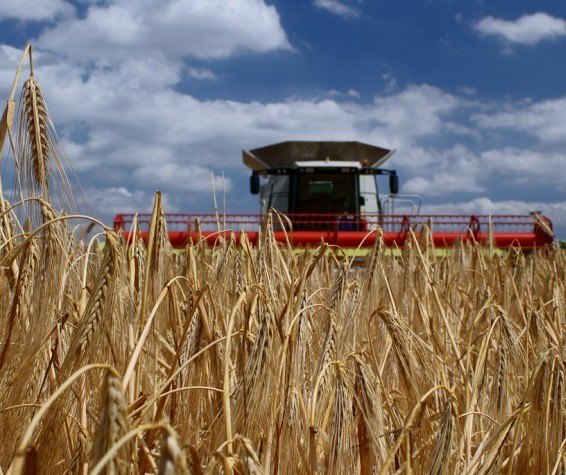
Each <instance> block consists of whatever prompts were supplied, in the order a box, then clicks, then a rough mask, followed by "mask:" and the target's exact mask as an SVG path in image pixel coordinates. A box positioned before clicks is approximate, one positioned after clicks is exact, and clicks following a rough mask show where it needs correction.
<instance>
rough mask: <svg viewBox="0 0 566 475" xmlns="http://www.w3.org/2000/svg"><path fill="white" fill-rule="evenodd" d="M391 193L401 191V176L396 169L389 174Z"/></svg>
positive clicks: (394, 193)
mask: <svg viewBox="0 0 566 475" xmlns="http://www.w3.org/2000/svg"><path fill="white" fill-rule="evenodd" d="M389 193H391V194H392V195H396V194H397V193H399V177H398V176H397V172H395V171H394V172H393V173H391V175H389Z"/></svg>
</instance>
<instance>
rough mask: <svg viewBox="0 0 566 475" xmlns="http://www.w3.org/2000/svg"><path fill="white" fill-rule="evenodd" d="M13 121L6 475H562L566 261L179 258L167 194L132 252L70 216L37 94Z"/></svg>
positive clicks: (326, 252) (1, 271)
mask: <svg viewBox="0 0 566 475" xmlns="http://www.w3.org/2000/svg"><path fill="white" fill-rule="evenodd" d="M26 54H29V57H30V59H31V51H30V52H26ZM24 56H25V55H24ZM11 100H12V98H10V100H9V101H8V106H7V108H6V111H7V112H6V113H5V115H4V118H3V121H2V130H1V132H2V134H1V135H0V138H1V139H2V141H3V140H4V138H5V137H8V138H9V142H10V144H11V145H10V148H11V150H12V154H13V155H14V158H16V159H17V161H18V163H19V164H20V168H19V171H18V173H19V174H20V175H21V176H20V177H19V183H21V184H22V185H21V186H20V188H19V190H18V192H19V193H20V194H19V195H18V194H16V198H15V199H13V200H12V201H11V202H9V201H8V200H7V199H6V198H4V195H2V196H1V208H0V213H1V214H0V328H1V329H2V331H1V332H0V440H1V441H2V443H1V444H0V474H8V473H9V474H20V473H26V474H28V473H29V474H31V473H46V474H47V473H49V474H51V473H85V474H86V473H93V474H97V473H105V474H111V473H124V474H127V473H136V474H137V473H162V474H177V473H179V474H182V473H196V474H200V473H236V474H237V473H251V474H256V473H258V474H259V473H284V474H295V473H309V474H310V473H312V474H316V473H318V474H322V473H332V474H334V473H336V474H349V473H360V474H373V473H382V474H393V473H403V474H405V473H416V474H421V473H422V474H429V473H433V474H443V473H446V474H452V473H470V474H486V473H502V474H514V473H547V474H551V473H556V474H558V473H564V472H565V471H566V463H565V462H566V461H565V457H564V450H565V447H564V446H565V441H566V424H565V423H566V419H565V416H566V414H565V408H566V405H565V403H566V399H565V398H566V381H565V374H566V372H565V367H564V356H565V353H564V347H563V345H564V339H565V336H566V319H565V309H564V297H565V284H564V283H565V277H566V276H565V268H566V266H565V264H566V262H565V257H564V253H563V251H560V250H559V249H558V248H554V247H551V248H548V249H541V250H538V251H536V252H532V253H529V254H524V253H522V252H521V251H520V250H516V249H512V250H509V251H506V252H499V253H491V252H489V250H486V249H483V248H480V247H478V246H472V245H466V246H464V245H462V246H460V247H457V248H455V249H453V250H452V252H450V253H447V254H445V255H439V254H438V253H436V252H435V250H434V248H433V247H432V246H431V245H430V244H429V241H428V240H427V238H426V234H423V235H422V236H421V238H420V239H417V238H413V239H411V240H410V242H409V243H408V244H407V246H406V247H405V248H404V249H402V250H401V251H400V252H399V253H396V254H392V253H390V252H387V250H385V249H383V247H382V246H381V245H380V243H379V241H378V242H377V244H376V247H375V248H374V249H373V250H372V251H371V252H370V254H369V255H368V256H367V259H366V262H365V266H364V267H362V268H360V267H354V266H352V262H351V261H350V259H349V258H348V257H345V256H344V253H343V252H342V251H341V250H340V249H330V248H328V247H327V246H325V245H321V246H320V247H319V248H318V249H312V250H309V251H308V252H296V251H294V250H293V249H290V248H288V247H285V246H281V245H278V244H277V243H276V242H275V240H274V239H273V235H272V234H271V229H272V225H271V223H270V222H269V221H268V222H267V223H266V226H265V228H264V229H263V233H262V239H261V242H260V244H259V245H258V246H257V247H254V248H253V247H251V246H250V245H249V242H248V241H247V240H246V237H245V235H240V234H239V233H237V232H236V233H234V234H233V235H232V238H231V239H229V240H224V241H222V240H219V241H218V243H217V246H216V247H215V248H214V249H209V248H208V247H207V246H206V245H205V244H204V243H203V242H196V243H191V244H188V245H187V246H186V248H185V249H184V250H182V251H181V252H173V251H172V249H171V247H170V244H169V242H168V239H167V223H166V219H165V216H164V210H163V208H162V204H161V197H160V194H159V193H158V194H156V197H155V204H154V209H153V214H152V221H151V225H150V238H149V242H148V243H147V244H144V243H142V242H140V241H136V242H134V243H126V242H125V241H124V239H123V238H122V236H121V235H120V234H119V233H116V232H115V231H113V230H112V229H109V228H107V227H105V226H104V225H103V223H100V222H98V221H96V220H95V219H93V218H89V217H86V216H78V215H77V214H76V213H75V212H74V211H73V203H72V198H73V197H72V194H71V193H69V192H68V189H69V188H68V186H67V184H68V181H67V179H66V177H65V176H64V175H65V167H64V166H63V165H62V164H61V160H60V153H58V152H57V144H56V140H55V136H54V135H53V132H52V131H51V130H50V127H51V126H50V124H51V123H52V120H51V118H50V117H49V114H48V110H47V107H46V106H45V104H44V100H43V96H42V94H41V90H40V88H39V85H38V83H37V81H36V80H35V79H34V78H33V74H32V76H30V78H29V79H28V80H26V82H25V83H24V86H23V89H22V99H21V101H20V103H19V105H18V106H17V107H16V106H15V104H14V103H12V105H10V104H11V103H10V101H11ZM9 109H10V110H11V111H10V110H9ZM1 146H2V143H1V142H0V148H1ZM4 159H7V158H3V159H2V160H4ZM0 192H2V189H0ZM273 219H274V218H273ZM85 228H89V231H90V232H89V233H87V232H85V231H84V230H85Z"/></svg>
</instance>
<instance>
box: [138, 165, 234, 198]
mask: <svg viewBox="0 0 566 475" xmlns="http://www.w3.org/2000/svg"><path fill="white" fill-rule="evenodd" d="M133 178H134V179H135V180H136V181H137V182H140V183H141V184H144V185H147V186H151V187H155V188H157V189H159V188H160V187H162V186H165V187H167V188H168V189H169V190H171V191H173V192H175V191H182V192H197V193H198V192H201V193H202V192H209V191H211V190H212V187H213V185H212V183H213V181H214V188H215V189H216V190H218V191H219V192H222V190H223V191H225V192H229V191H230V190H231V188H232V181H231V180H230V179H229V178H225V179H224V180H223V179H222V176H221V175H218V174H217V175H216V176H214V175H213V174H212V171H211V170H210V169H207V168H205V167H202V166H194V165H189V166H186V165H178V164H176V163H167V162H164V163H161V161H160V160H156V162H155V163H152V164H151V165H144V166H142V167H139V168H137V169H136V170H135V172H134V173H133Z"/></svg>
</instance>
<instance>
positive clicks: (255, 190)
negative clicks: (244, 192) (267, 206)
mask: <svg viewBox="0 0 566 475" xmlns="http://www.w3.org/2000/svg"><path fill="white" fill-rule="evenodd" d="M250 193H251V194H252V195H258V194H259V173H258V172H256V171H253V172H252V176H251V177H250Z"/></svg>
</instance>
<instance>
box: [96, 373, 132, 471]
mask: <svg viewBox="0 0 566 475" xmlns="http://www.w3.org/2000/svg"><path fill="white" fill-rule="evenodd" d="M100 412H101V413H100V424H99V426H98V429H97V431H96V435H95V440H94V447H93V456H92V462H93V466H94V465H96V464H97V463H98V461H99V460H100V459H101V458H102V457H103V456H104V454H106V453H107V452H108V451H109V450H110V449H111V447H112V446H113V445H114V444H116V443H117V442H118V440H119V439H120V438H121V437H123V436H124V435H125V434H126V433H127V432H128V431H129V430H130V421H129V419H128V413H127V408H126V401H125V399H124V394H123V392H122V383H121V381H120V378H119V377H118V376H117V375H116V373H114V372H113V371H108V372H107V373H106V377H105V380H104V394H103V401H102V407H101V411H100ZM131 453H132V444H131V443H130V444H124V445H123V446H122V447H121V448H120V450H119V451H118V452H117V453H116V456H115V457H114V459H113V460H112V462H111V463H109V464H108V465H107V466H106V470H107V473H127V472H128V469H129V467H130V464H131V460H130V458H131Z"/></svg>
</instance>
